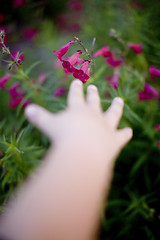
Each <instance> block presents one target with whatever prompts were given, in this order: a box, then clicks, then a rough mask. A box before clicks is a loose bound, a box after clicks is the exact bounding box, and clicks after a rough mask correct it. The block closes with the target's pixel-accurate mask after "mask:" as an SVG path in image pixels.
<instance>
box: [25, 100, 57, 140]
mask: <svg viewBox="0 0 160 240" xmlns="http://www.w3.org/2000/svg"><path fill="white" fill-rule="evenodd" d="M25 115H26V117H27V119H28V120H29V121H30V122H31V123H33V124H34V125H35V126H37V127H38V128H39V129H40V130H42V132H44V133H45V134H46V135H47V136H48V137H49V138H50V139H52V138H53V136H52V135H53V132H54V129H53V127H54V126H55V124H54V120H55V116H54V114H53V113H51V112H49V111H47V110H46V109H44V108H42V107H40V106H38V105H36V104H30V105H29V106H27V107H26V108H25ZM52 129H53V131H52Z"/></svg>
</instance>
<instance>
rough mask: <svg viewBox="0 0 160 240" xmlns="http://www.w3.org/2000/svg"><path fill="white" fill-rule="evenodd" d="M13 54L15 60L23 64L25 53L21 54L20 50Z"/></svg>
mask: <svg viewBox="0 0 160 240" xmlns="http://www.w3.org/2000/svg"><path fill="white" fill-rule="evenodd" d="M12 56H13V58H14V61H15V62H17V63H18V64H22V61H23V60H24V55H22V54H21V55H20V54H19V52H13V53H12Z"/></svg>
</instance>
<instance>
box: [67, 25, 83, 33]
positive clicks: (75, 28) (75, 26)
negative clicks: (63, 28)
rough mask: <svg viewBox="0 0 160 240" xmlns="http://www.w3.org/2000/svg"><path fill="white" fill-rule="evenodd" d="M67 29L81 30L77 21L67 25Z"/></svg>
mask: <svg viewBox="0 0 160 240" xmlns="http://www.w3.org/2000/svg"><path fill="white" fill-rule="evenodd" d="M68 30H70V31H72V32H78V31H80V30H81V26H80V24H79V23H73V24H71V25H70V26H68Z"/></svg>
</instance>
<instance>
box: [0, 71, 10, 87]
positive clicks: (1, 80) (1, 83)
mask: <svg viewBox="0 0 160 240" xmlns="http://www.w3.org/2000/svg"><path fill="white" fill-rule="evenodd" d="M10 78H11V75H10V74H6V75H5V76H3V77H2V78H0V88H1V89H4V86H5V84H6V83H7V82H8V80H9V79H10Z"/></svg>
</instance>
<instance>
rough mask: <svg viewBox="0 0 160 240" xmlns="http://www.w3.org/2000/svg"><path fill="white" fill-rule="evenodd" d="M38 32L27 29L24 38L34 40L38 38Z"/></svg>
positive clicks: (33, 29)
mask: <svg viewBox="0 0 160 240" xmlns="http://www.w3.org/2000/svg"><path fill="white" fill-rule="evenodd" d="M37 34H38V31H37V29H35V28H26V29H25V30H24V37H25V39H26V40H28V41H29V40H33V39H34V38H36V37H37Z"/></svg>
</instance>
